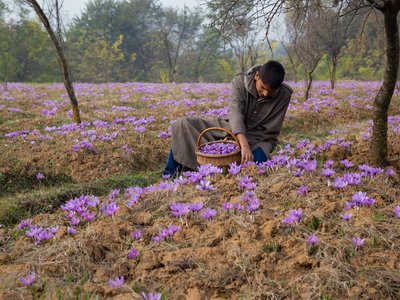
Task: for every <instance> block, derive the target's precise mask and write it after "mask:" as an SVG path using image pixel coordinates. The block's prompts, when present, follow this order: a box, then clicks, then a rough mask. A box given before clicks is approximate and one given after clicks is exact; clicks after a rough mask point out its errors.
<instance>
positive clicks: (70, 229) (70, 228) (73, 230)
mask: <svg viewBox="0 0 400 300" xmlns="http://www.w3.org/2000/svg"><path fill="white" fill-rule="evenodd" d="M67 232H68V233H69V234H75V233H76V230H75V229H74V228H72V227H69V226H68V227H67Z"/></svg>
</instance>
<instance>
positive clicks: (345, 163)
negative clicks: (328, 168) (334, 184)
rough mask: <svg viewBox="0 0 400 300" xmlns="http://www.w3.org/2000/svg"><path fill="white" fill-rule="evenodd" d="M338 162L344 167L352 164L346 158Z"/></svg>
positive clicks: (349, 166)
mask: <svg viewBox="0 0 400 300" xmlns="http://www.w3.org/2000/svg"><path fill="white" fill-rule="evenodd" d="M340 163H341V164H342V165H343V166H344V167H345V168H351V167H353V166H354V163H352V162H351V161H348V160H347V159H344V160H341V161H340Z"/></svg>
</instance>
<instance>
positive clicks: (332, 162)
mask: <svg viewBox="0 0 400 300" xmlns="http://www.w3.org/2000/svg"><path fill="white" fill-rule="evenodd" d="M334 163H335V162H334V161H333V160H327V161H326V162H325V163H324V168H325V169H329V168H330V167H332V166H333V165H334Z"/></svg>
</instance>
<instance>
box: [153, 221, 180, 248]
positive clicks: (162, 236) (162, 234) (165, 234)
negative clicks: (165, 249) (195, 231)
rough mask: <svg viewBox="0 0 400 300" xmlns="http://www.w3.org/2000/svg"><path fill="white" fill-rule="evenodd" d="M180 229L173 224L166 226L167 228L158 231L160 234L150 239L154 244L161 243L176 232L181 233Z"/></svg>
mask: <svg viewBox="0 0 400 300" xmlns="http://www.w3.org/2000/svg"><path fill="white" fill-rule="evenodd" d="M181 230H182V228H181V227H180V226H176V225H173V224H170V225H168V227H167V228H165V229H163V230H161V231H160V233H159V234H158V235H156V236H154V237H153V238H152V240H153V241H154V242H156V243H159V242H161V241H162V240H163V239H166V238H168V237H172V236H173V235H174V234H175V233H176V232H178V231H181Z"/></svg>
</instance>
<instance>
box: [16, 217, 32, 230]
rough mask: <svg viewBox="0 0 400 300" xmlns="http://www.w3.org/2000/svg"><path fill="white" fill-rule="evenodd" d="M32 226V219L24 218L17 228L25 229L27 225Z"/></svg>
mask: <svg viewBox="0 0 400 300" xmlns="http://www.w3.org/2000/svg"><path fill="white" fill-rule="evenodd" d="M31 226H32V220H30V219H25V220H22V221H21V222H20V223H19V224H18V225H17V228H19V229H23V228H25V227H28V228H30V227H31Z"/></svg>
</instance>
